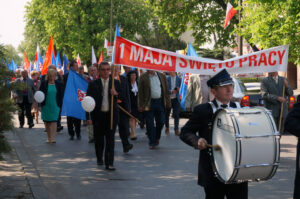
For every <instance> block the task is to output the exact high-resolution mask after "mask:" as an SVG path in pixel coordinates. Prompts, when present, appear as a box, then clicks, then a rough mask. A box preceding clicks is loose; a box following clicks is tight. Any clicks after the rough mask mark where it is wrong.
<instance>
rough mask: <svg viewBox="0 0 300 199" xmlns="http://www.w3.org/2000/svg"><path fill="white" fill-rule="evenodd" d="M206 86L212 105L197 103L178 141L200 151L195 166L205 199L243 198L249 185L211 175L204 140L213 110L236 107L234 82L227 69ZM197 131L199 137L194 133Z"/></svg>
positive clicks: (209, 133) (245, 196) (206, 136)
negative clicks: (212, 96)
mask: <svg viewBox="0 0 300 199" xmlns="http://www.w3.org/2000/svg"><path fill="white" fill-rule="evenodd" d="M207 85H208V86H209V87H210V88H211V91H212V93H213V94H214V96H215V99H214V100H213V101H212V102H211V103H205V104H200V105H198V106H196V107H195V108H194V110H193V113H192V116H191V118H190V119H189V121H188V122H187V123H186V124H185V125H184V127H183V128H182V129H181V134H180V139H181V140H182V141H183V142H185V143H186V144H188V145H190V146H192V147H194V148H195V149H199V150H200V158H199V165H198V184H199V185H200V186H203V187H204V190H205V194H206V199H224V197H225V196H226V198H227V199H246V198H248V183H247V182H244V183H240V184H224V183H222V182H220V181H219V180H218V178H217V177H215V176H214V173H213V169H212V165H211V162H210V155H209V150H208V148H207V144H208V143H207V140H209V137H210V136H211V131H212V130H211V124H212V122H213V116H214V111H213V110H214V108H213V106H214V107H215V108H216V109H219V108H227V107H231V108H237V104H236V103H233V102H231V101H230V100H231V99H232V95H233V81H232V79H231V78H230V75H229V74H228V72H227V71H226V69H224V70H222V71H221V72H219V73H218V74H216V75H215V76H213V77H212V78H211V79H210V80H208V81H207ZM197 132H198V134H197Z"/></svg>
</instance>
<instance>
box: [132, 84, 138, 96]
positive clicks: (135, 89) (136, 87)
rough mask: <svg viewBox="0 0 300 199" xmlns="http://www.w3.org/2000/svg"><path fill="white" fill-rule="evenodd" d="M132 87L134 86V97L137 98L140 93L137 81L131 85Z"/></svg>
mask: <svg viewBox="0 0 300 199" xmlns="http://www.w3.org/2000/svg"><path fill="white" fill-rule="evenodd" d="M131 86H132V89H131V92H133V93H134V96H136V95H137V93H138V91H139V89H138V86H137V83H136V81H135V82H134V84H131Z"/></svg>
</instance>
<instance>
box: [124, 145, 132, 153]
mask: <svg viewBox="0 0 300 199" xmlns="http://www.w3.org/2000/svg"><path fill="white" fill-rule="evenodd" d="M132 148H133V144H129V145H127V146H126V147H125V148H124V149H123V152H124V153H128V152H129V151H130V150H131V149H132Z"/></svg>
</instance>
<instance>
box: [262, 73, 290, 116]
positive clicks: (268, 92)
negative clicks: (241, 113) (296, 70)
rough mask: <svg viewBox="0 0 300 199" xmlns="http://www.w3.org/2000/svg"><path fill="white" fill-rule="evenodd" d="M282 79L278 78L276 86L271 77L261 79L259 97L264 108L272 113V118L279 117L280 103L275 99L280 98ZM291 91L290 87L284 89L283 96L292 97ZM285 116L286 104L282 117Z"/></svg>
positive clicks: (285, 104)
mask: <svg viewBox="0 0 300 199" xmlns="http://www.w3.org/2000/svg"><path fill="white" fill-rule="evenodd" d="M283 80H284V78H283V77H281V76H278V84H276V82H275V80H274V79H273V77H271V76H269V77H266V78H263V79H262V81H261V95H262V98H263V100H264V106H265V107H266V108H267V109H269V110H271V111H272V115H273V117H279V115H280V109H281V103H280V102H279V101H277V97H279V96H282V89H283V84H284V82H283ZM292 95H293V89H292V88H291V87H287V88H285V96H286V97H287V96H292ZM286 115H287V103H284V106H283V117H284V118H285V117H286Z"/></svg>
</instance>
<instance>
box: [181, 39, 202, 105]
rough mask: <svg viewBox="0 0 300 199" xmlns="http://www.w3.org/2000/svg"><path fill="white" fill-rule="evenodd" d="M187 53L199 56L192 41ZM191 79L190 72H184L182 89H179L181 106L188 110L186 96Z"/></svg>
mask: <svg viewBox="0 0 300 199" xmlns="http://www.w3.org/2000/svg"><path fill="white" fill-rule="evenodd" d="M186 55H187V56H192V57H199V56H198V54H197V53H196V51H195V49H194V48H193V46H192V44H191V43H189V45H188V51H187V54H186ZM189 79H190V74H189V73H184V74H183V76H182V81H181V85H180V90H179V97H180V99H181V101H180V106H181V108H182V109H184V110H186V107H185V98H186V93H187V88H188V84H189Z"/></svg>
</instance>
